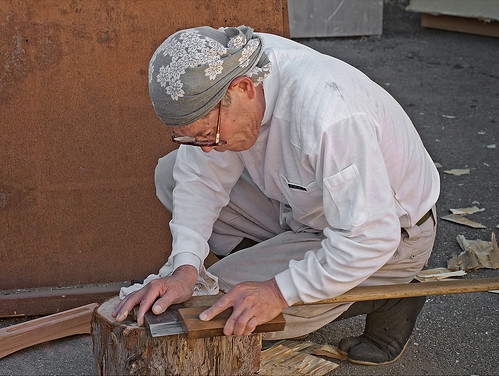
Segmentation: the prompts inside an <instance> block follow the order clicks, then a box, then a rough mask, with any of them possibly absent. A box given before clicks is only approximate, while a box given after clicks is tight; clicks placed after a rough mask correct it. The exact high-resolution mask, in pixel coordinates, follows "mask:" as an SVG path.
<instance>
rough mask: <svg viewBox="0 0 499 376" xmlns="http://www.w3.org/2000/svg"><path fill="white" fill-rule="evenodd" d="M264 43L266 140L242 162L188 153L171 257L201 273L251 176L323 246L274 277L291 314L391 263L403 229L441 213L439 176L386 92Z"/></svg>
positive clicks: (339, 65)
mask: <svg viewBox="0 0 499 376" xmlns="http://www.w3.org/2000/svg"><path fill="white" fill-rule="evenodd" d="M260 35H261V36H262V38H263V40H264V43H265V50H266V52H267V54H268V55H269V58H270V60H271V61H272V64H273V70H272V73H271V74H270V76H269V77H267V78H266V79H265V81H264V83H263V85H264V93H265V101H266V110H265V115H264V119H263V122H262V127H261V131H260V134H259V137H258V140H257V142H256V144H255V145H254V146H253V147H252V148H251V149H249V150H247V151H243V152H230V151H228V152H224V153H218V152H216V151H212V152H210V153H204V152H203V151H202V150H201V149H200V148H196V147H186V146H181V147H180V149H179V152H178V154H177V161H176V164H175V167H174V178H175V180H176V187H175V189H174V192H173V203H174V209H173V213H172V215H173V218H172V221H171V223H170V228H171V231H172V236H173V246H172V255H171V257H172V258H173V262H174V266H175V268H176V267H178V266H180V265H184V264H189V265H194V266H195V267H197V268H199V266H200V265H201V263H202V261H203V260H204V258H205V257H206V255H207V253H208V245H207V239H208V238H209V237H210V235H211V232H212V227H213V224H214V222H215V221H216V219H217V217H218V214H219V212H220V210H221V208H222V207H223V206H225V205H226V204H227V203H228V200H229V193H230V191H231V189H232V187H233V186H234V184H235V183H236V182H237V180H238V178H239V176H240V175H241V173H242V171H243V169H244V168H246V170H247V171H248V173H249V174H250V176H251V178H252V179H253V181H254V182H255V183H256V184H257V185H258V187H259V188H260V189H261V190H262V192H263V193H264V194H265V195H266V196H268V197H269V198H271V199H274V200H277V201H279V202H280V203H281V206H282V208H283V210H282V220H283V221H286V216H292V217H293V219H294V220H295V221H297V222H299V223H300V224H302V225H303V227H304V228H305V227H308V228H312V229H316V230H319V231H323V233H324V235H325V240H324V241H323V242H322V247H321V249H319V250H311V252H308V253H307V254H306V256H305V259H304V260H300V261H292V262H290V264H289V269H287V270H285V271H283V272H282V273H280V274H278V275H277V276H276V277H275V278H276V281H277V284H278V286H279V288H280V290H281V292H282V294H283V296H284V298H285V299H286V301H287V302H288V304H293V303H295V302H296V301H298V300H302V301H305V302H308V301H314V300H319V299H325V298H329V297H333V296H337V295H339V294H342V293H343V292H345V291H347V290H349V289H351V288H352V287H354V286H356V285H358V284H359V283H361V282H362V281H364V280H365V279H367V278H368V277H369V276H370V275H371V274H373V273H374V272H375V271H376V270H378V269H379V268H380V267H381V266H383V265H384V264H385V263H386V262H387V261H388V260H389V259H390V257H391V256H392V255H393V253H394V252H395V250H396V249H397V246H398V244H399V242H400V233H401V228H409V227H412V226H414V225H415V224H416V222H417V221H418V220H419V219H420V218H421V217H422V216H423V215H424V214H425V213H426V212H427V211H428V210H429V209H430V208H431V207H432V206H433V205H434V204H435V203H436V201H437V198H438V194H439V190H440V184H439V175H438V172H437V170H436V168H435V166H434V163H433V162H432V160H431V158H430V156H429V155H428V153H427V151H426V150H425V148H424V146H423V144H422V142H421V139H420V137H419V135H418V134H417V132H416V130H415V128H414V126H413V124H412V122H411V120H410V119H409V117H408V116H407V115H406V113H405V112H404V110H403V109H402V108H401V107H400V105H399V104H398V103H397V102H396V101H395V100H394V99H393V98H392V97H391V96H390V95H389V94H388V93H387V92H386V91H385V90H384V89H383V88H381V87H380V86H378V85H377V84H376V83H374V82H373V81H371V80H370V79H369V78H368V77H367V76H366V75H364V74H363V73H362V72H360V71H358V70H357V69H355V68H354V67H352V66H350V65H348V64H346V63H344V62H342V61H340V60H337V59H335V58H332V57H330V56H326V55H322V54H320V53H319V52H317V51H314V50H312V49H310V48H308V47H306V46H303V45H301V44H299V43H296V42H293V41H291V40H288V39H285V38H281V37H278V36H274V35H268V34H260ZM288 221H289V218H288ZM296 230H297V231H299V230H300V229H296Z"/></svg>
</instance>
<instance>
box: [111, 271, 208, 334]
mask: <svg viewBox="0 0 499 376" xmlns="http://www.w3.org/2000/svg"><path fill="white" fill-rule="evenodd" d="M197 275H198V272H197V270H196V268H195V267H194V266H191V265H183V266H180V267H178V268H177V269H176V270H175V271H174V272H173V274H172V275H171V276H169V277H164V278H159V279H155V280H153V281H151V282H149V283H148V284H147V285H145V286H144V287H142V288H141V289H140V290H138V291H135V292H133V293H131V294H130V295H128V296H127V297H126V298H125V299H123V300H122V301H121V302H120V303H119V304H118V305H117V306H116V308H115V309H114V311H113V314H112V316H113V317H114V318H116V321H118V322H121V321H123V320H125V319H126V317H127V316H128V313H129V312H130V310H131V309H132V308H133V307H135V306H136V305H137V304H140V307H139V311H138V313H137V325H139V326H142V325H143V324H144V315H145V313H146V312H147V311H148V310H149V308H150V307H151V306H152V305H153V303H154V306H153V307H152V311H153V313H155V314H156V315H159V314H160V313H163V312H164V311H166V309H167V308H168V307H169V306H170V305H172V304H176V303H183V302H185V301H186V300H188V299H190V298H191V296H192V292H193V291H194V286H195V285H196V279H197ZM158 297H159V299H158V300H156V299H157V298H158Z"/></svg>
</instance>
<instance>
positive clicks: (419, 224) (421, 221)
mask: <svg viewBox="0 0 499 376" xmlns="http://www.w3.org/2000/svg"><path fill="white" fill-rule="evenodd" d="M430 217H431V209H430V210H428V212H427V213H426V214H425V215H423V216H422V217H421V219H420V220H419V221H417V222H416V226H421V225H422V224H423V223H425V222H426V221H427V220H428V218H430Z"/></svg>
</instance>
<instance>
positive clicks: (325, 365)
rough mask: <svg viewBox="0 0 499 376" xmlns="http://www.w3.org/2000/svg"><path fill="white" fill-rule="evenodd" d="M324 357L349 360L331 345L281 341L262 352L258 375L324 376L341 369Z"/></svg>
mask: <svg viewBox="0 0 499 376" xmlns="http://www.w3.org/2000/svg"><path fill="white" fill-rule="evenodd" d="M322 357H328V358H333V359H338V360H346V358H347V357H346V355H343V354H342V353H340V352H339V350H338V349H337V348H336V347H334V346H331V345H327V344H326V345H318V344H315V343H312V342H308V341H307V342H299V341H291V340H284V341H280V342H277V343H276V344H274V345H273V346H272V347H270V348H268V349H266V350H263V351H262V355H261V357H260V370H259V371H258V375H261V376H275V375H294V376H301V375H303V376H305V375H307V376H308V375H313V376H322V375H325V374H326V373H328V372H331V371H332V370H334V369H336V368H338V367H339V364H337V363H334V362H332V361H329V360H326V359H323V358H322Z"/></svg>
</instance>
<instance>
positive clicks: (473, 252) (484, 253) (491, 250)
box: [447, 233, 499, 271]
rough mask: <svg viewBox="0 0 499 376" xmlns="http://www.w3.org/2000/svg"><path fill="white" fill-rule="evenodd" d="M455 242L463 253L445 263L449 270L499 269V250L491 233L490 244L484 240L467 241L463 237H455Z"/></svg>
mask: <svg viewBox="0 0 499 376" xmlns="http://www.w3.org/2000/svg"><path fill="white" fill-rule="evenodd" d="M457 242H458V243H459V245H460V246H461V249H462V250H463V252H461V253H460V254H459V255H454V256H452V258H451V259H450V260H449V261H448V263H447V268H448V269H450V270H465V271H468V270H476V269H482V268H487V269H497V268H499V248H498V246H497V239H496V236H495V234H494V233H492V239H491V241H490V242H487V241H484V240H468V239H466V238H465V237H464V236H463V235H458V236H457Z"/></svg>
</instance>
